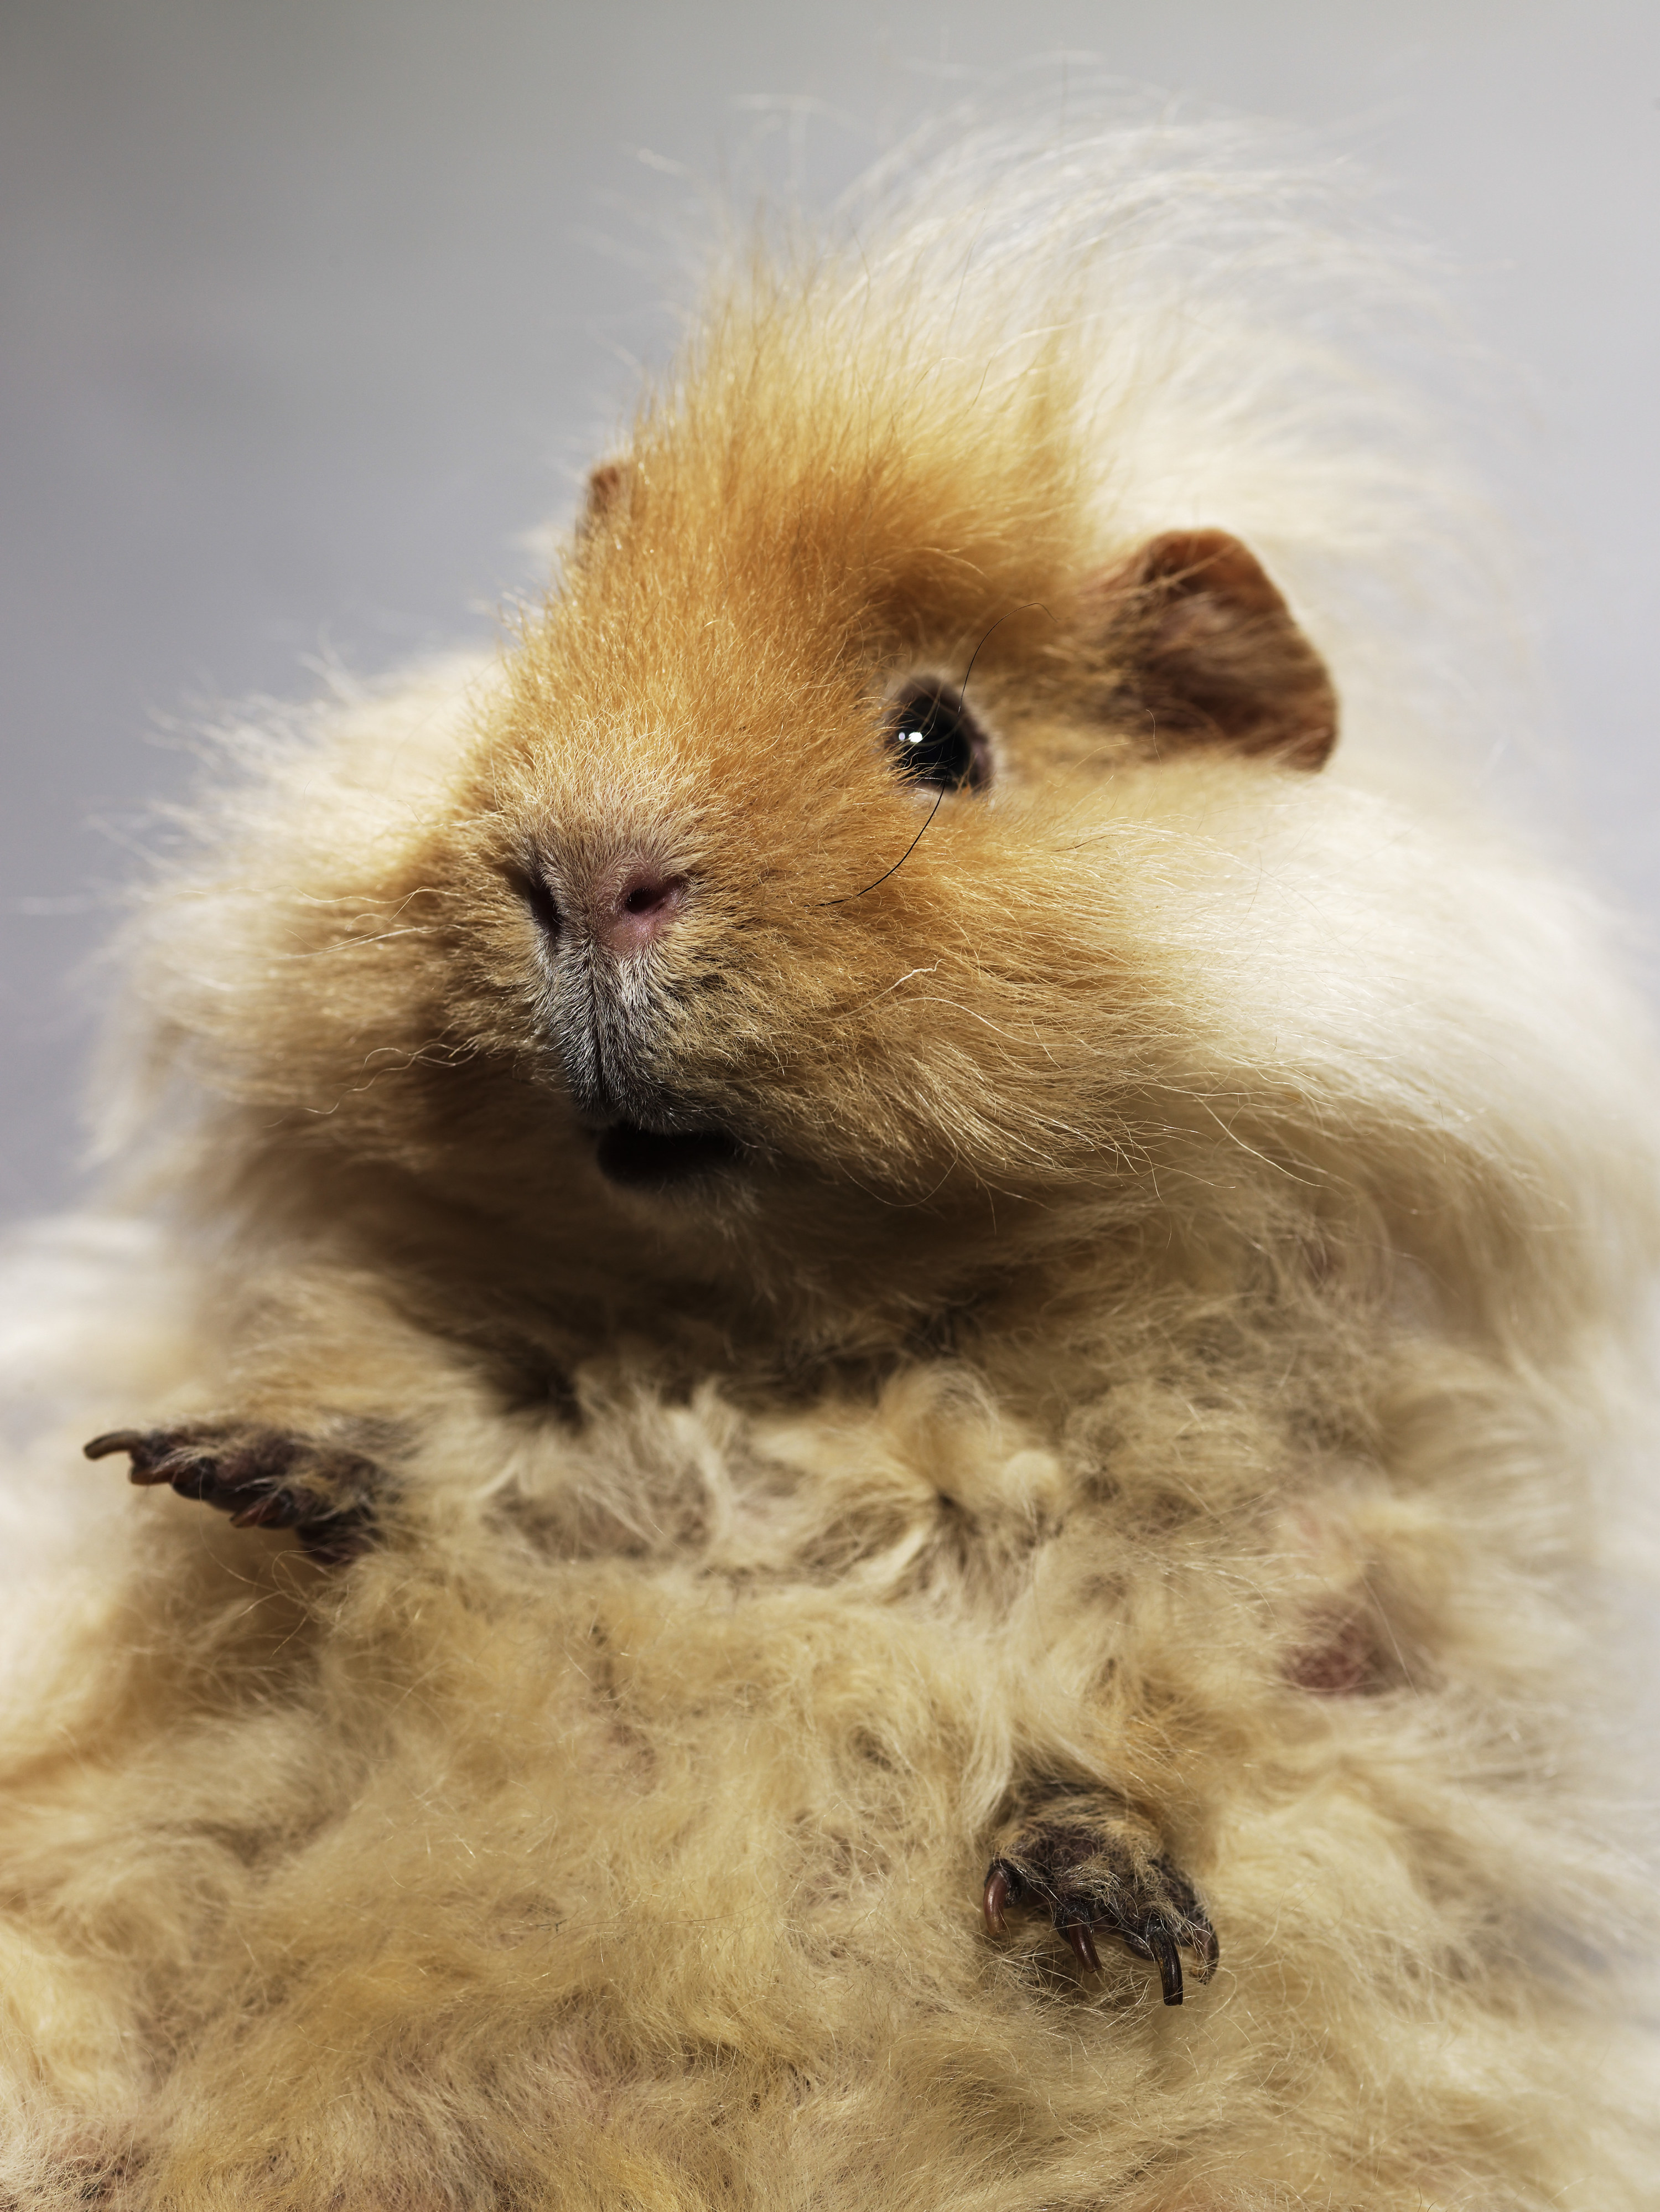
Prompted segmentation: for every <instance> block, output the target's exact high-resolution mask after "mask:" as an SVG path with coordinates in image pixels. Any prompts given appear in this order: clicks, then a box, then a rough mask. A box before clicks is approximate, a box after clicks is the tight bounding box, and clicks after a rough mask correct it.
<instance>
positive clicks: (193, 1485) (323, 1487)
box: [84, 1421, 386, 1566]
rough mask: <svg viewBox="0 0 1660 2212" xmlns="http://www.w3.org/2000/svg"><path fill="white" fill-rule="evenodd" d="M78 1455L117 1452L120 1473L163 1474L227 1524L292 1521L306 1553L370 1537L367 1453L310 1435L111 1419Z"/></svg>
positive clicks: (373, 1481) (374, 1486) (336, 1559)
mask: <svg viewBox="0 0 1660 2212" xmlns="http://www.w3.org/2000/svg"><path fill="white" fill-rule="evenodd" d="M84 1449H85V1451H86V1455H87V1457H88V1459H104V1458H106V1457H107V1456H108V1455H110V1454H111V1453H112V1452H125V1454H126V1455H127V1456H128V1458H129V1460H130V1461H131V1468H130V1470H129V1474H130V1479H131V1480H132V1481H134V1482H137V1483H143V1484H146V1485H149V1484H155V1483H161V1482H167V1483H171V1484H172V1486H173V1489H174V1490H176V1491H177V1492H178V1493H179V1496H180V1497H181V1498H198V1499H199V1500H200V1501H201V1503H202V1504H204V1505H211V1506H213V1507H214V1508H215V1509H216V1511H218V1512H221V1513H228V1514H229V1516H230V1519H231V1525H232V1527H233V1528H292V1529H293V1531H294V1533H295V1535H296V1536H297V1537H298V1538H299V1539H300V1541H301V1545H302V1547H304V1549H305V1552H306V1553H307V1557H308V1558H310V1559H315V1560H317V1561H318V1562H319V1565H324V1566H337V1565H341V1564H342V1563H344V1561H345V1560H348V1559H356V1557H357V1555H358V1554H359V1553H362V1552H364V1551H367V1550H368V1547H369V1546H370V1544H371V1543H373V1541H374V1524H375V1508H374V1501H375V1498H376V1495H377V1493H379V1492H381V1491H382V1490H383V1489H384V1487H385V1482H386V1478H385V1476H384V1474H383V1473H382V1471H381V1469H380V1468H379V1467H377V1466H376V1465H375V1463H374V1461H373V1460H369V1459H365V1458H363V1457H362V1455H360V1454H359V1453H356V1452H351V1451H346V1450H344V1449H341V1448H340V1447H339V1446H338V1445H336V1444H330V1443H321V1442H319V1440H318V1439H316V1438H315V1437H302V1436H293V1435H289V1434H288V1433H287V1432H285V1431H283V1430H281V1429H265V1428H257V1427H253V1426H251V1425H245V1424H242V1423H239V1422H234V1421H200V1422H196V1423H192V1424H188V1425H185V1426H183V1427H180V1428H176V1429H112V1430H111V1431H110V1432H109V1434H108V1435H107V1436H101V1437H94V1438H93V1439H92V1442H91V1443H89V1444H88V1445H86V1446H85V1447H84Z"/></svg>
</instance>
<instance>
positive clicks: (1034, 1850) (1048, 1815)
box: [983, 1798, 1218, 2005]
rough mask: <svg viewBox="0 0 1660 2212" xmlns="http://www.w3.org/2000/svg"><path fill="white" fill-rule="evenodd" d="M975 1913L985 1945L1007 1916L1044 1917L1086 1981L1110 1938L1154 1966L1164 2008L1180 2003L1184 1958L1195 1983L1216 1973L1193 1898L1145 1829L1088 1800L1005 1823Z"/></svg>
mask: <svg viewBox="0 0 1660 2212" xmlns="http://www.w3.org/2000/svg"><path fill="white" fill-rule="evenodd" d="M983 1904H984V1910H985V1916H986V1926H987V1928H988V1929H989V1931H990V1932H991V1933H992V1934H993V1935H994V1936H1000V1935H1002V1934H1003V1933H1004V1932H1005V1929H1006V1921H1005V1918H1004V1915H1005V1913H1006V1912H1007V1911H1021V1910H1028V1909H1030V1910H1034V1911H1037V1910H1041V1911H1046V1912H1048V1914H1049V1917H1050V1918H1051V1919H1052V1920H1053V1922H1054V1923H1055V1927H1056V1929H1058V1930H1059V1931H1060V1933H1061V1935H1062V1936H1065V1937H1066V1939H1067V1942H1068V1943H1069V1944H1070V1945H1071V1946H1072V1948H1073V1952H1074V1953H1075V1954H1076V1956H1077V1960H1078V1963H1079V1966H1080V1967H1082V1968H1083V1969H1084V1971H1085V1972H1092V1973H1099V1972H1100V1971H1101V1960H1100V1958H1099V1956H1098V1954H1097V1951H1096V1948H1095V1938H1096V1936H1097V1934H1098V1933H1104V1934H1106V1935H1109V1936H1116V1937H1117V1939H1118V1941H1119V1942H1122V1943H1123V1944H1125V1945H1127V1946H1128V1948H1129V1949H1130V1950H1132V1951H1133V1952H1134V1954H1135V1955H1136V1956H1137V1958H1140V1959H1152V1960H1155V1961H1156V1962H1157V1964H1158V1978H1159V1981H1160V1983H1161V1984H1163V1988H1164V2002H1165V2003H1166V2004H1167V2005H1178V2004H1180V2003H1181V2002H1182V1955H1181V1954H1182V1953H1183V1950H1186V1951H1189V1952H1190V1953H1191V1954H1192V1955H1193V1961H1194V1978H1195V1980H1196V1981H1200V1982H1207V1981H1208V1980H1209V1979H1210V1978H1211V1976H1212V1974H1213V1972H1215V1971H1216V1961H1217V1957H1218V1945H1217V1941H1216V1930H1215V1929H1213V1927H1212V1926H1211V1923H1210V1917H1209V1915H1208V1914H1207V1911H1206V1910H1205V1906H1204V1903H1203V1901H1202V1899H1201V1898H1200V1895H1199V1893H1198V1892H1197V1890H1195V1887H1194V1886H1193V1884H1192V1883H1191V1882H1190V1881H1189V1880H1188V1878H1187V1876H1186V1875H1184V1874H1183V1873H1182V1871H1181V1870H1180V1869H1179V1868H1177V1867H1175V1866H1172V1865H1171V1862H1170V1861H1169V1859H1167V1858H1166V1857H1164V1855H1163V1853H1162V1852H1161V1851H1159V1850H1158V1849H1157V1848H1156V1838H1154V1837H1153V1835H1152V1831H1151V1830H1150V1829H1149V1828H1148V1827H1147V1826H1146V1823H1145V1822H1144V1821H1142V1820H1140V1819H1138V1818H1137V1816H1136V1815H1134V1814H1131V1813H1129V1812H1128V1811H1126V1812H1124V1813H1122V1814H1116V1813H1114V1812H1113V1811H1111V1810H1110V1809H1108V1808H1105V1807H1104V1806H1103V1805H1102V1803H1101V1802H1100V1801H1098V1800H1096V1799H1092V1798H1089V1799H1086V1798H1068V1799H1062V1800H1060V1801H1058V1802H1050V1803H1049V1804H1047V1805H1045V1806H1044V1807H1043V1808H1042V1809H1041V1810H1040V1811H1038V1812H1036V1813H1033V1814H1026V1815H1024V1816H1022V1817H1021V1818H1020V1819H1018V1820H1013V1821H1012V1822H1010V1824H1009V1825H1008V1826H1007V1827H1006V1829H1005V1830H1004V1832H1003V1834H1002V1836H1001V1837H1000V1839H999V1848H998V1850H997V1852H996V1855H995V1857H994V1858H993V1860H992V1863H991V1864H990V1865H989V1866H988V1868H987V1869H986V1886H985V1893H984V1898H983Z"/></svg>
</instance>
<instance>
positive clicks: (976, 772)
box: [888, 690, 991, 791]
mask: <svg viewBox="0 0 1660 2212" xmlns="http://www.w3.org/2000/svg"><path fill="white" fill-rule="evenodd" d="M888 750H889V751H890V752H891V754H892V755H893V758H894V762H895V764H896V766H897V768H898V769H899V772H900V774H901V775H903V776H904V778H905V779H906V781H908V782H910V783H923V784H927V786H928V787H929V788H930V790H934V791H964V790H972V789H977V788H978V787H980V786H981V785H982V784H983V783H985V782H986V781H988V778H989V776H990V773H991V753H990V749H989V748H988V745H987V744H986V740H985V738H984V737H983V736H982V734H981V732H980V731H979V730H978V729H977V728H976V726H975V721H974V717H973V716H972V715H971V714H969V713H968V711H967V710H966V708H964V707H962V706H960V705H959V704H958V702H957V701H956V700H955V699H953V698H952V697H951V696H949V695H948V694H946V693H945V692H940V691H920V690H919V691H910V692H908V693H907V694H906V695H905V696H904V697H903V699H901V700H900V701H899V702H898V704H897V706H896V707H895V708H893V709H892V712H891V717H890V720H889V724H888Z"/></svg>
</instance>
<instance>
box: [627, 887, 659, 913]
mask: <svg viewBox="0 0 1660 2212" xmlns="http://www.w3.org/2000/svg"><path fill="white" fill-rule="evenodd" d="M668 888H669V887H668V885H667V884H635V887H634V889H633V890H631V891H630V892H629V894H628V896H626V897H625V898H624V899H623V912H624V913H625V914H651V913H653V912H654V910H655V909H656V908H658V907H660V906H661V905H662V903H663V901H664V899H665V897H666V896H667V893H668Z"/></svg>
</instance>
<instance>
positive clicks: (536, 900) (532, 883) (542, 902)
mask: <svg viewBox="0 0 1660 2212" xmlns="http://www.w3.org/2000/svg"><path fill="white" fill-rule="evenodd" d="M518 890H519V895H520V897H521V898H522V899H523V900H524V902H525V904H526V906H527V907H528V908H530V910H531V913H532V915H534V916H535V918H536V921H538V923H539V925H540V926H541V927H542V928H543V929H544V931H545V932H546V933H547V934H548V936H550V937H557V936H558V934H559V932H560V929H561V927H562V924H563V916H562V915H561V914H560V911H559V902H558V900H557V899H556V898H555V896H554V895H553V893H552V892H551V891H550V890H549V888H548V886H547V884H546V882H545V880H544V878H543V877H542V876H541V875H540V874H539V873H538V872H535V871H534V870H526V872H525V873H524V874H523V875H522V876H521V877H520V878H519V883H518Z"/></svg>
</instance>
